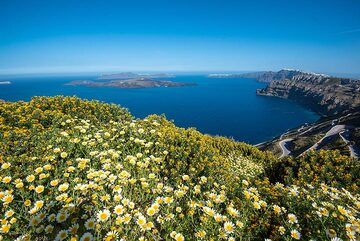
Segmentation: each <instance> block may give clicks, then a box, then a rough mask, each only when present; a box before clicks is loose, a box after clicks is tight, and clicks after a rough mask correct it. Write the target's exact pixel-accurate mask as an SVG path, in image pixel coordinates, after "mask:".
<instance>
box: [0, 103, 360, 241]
mask: <svg viewBox="0 0 360 241" xmlns="http://www.w3.org/2000/svg"><path fill="white" fill-rule="evenodd" d="M0 148H1V149H0V162H1V174H0V200H1V201H0V205H1V207H0V219H1V220H0V221H1V227H0V235H1V236H0V240H1V239H3V240H14V239H17V240H83V241H85V240H120V239H123V240H176V241H181V240H264V239H265V238H270V239H272V240H297V239H304V240H310V239H316V240H331V239H333V240H339V239H335V238H341V239H343V240H356V239H357V238H358V237H359V231H360V230H359V219H358V217H359V207H360V199H359V193H358V184H359V183H358V182H359V180H358V179H357V178H358V177H357V175H358V173H359V164H358V162H356V161H355V160H353V159H350V158H348V157H345V156H341V155H340V154H339V153H338V152H333V151H321V152H309V153H308V154H307V155H306V156H304V157H302V158H300V159H286V160H278V159H276V158H275V157H274V156H273V155H272V154H271V153H270V152H262V151H259V150H258V149H257V148H255V147H252V146H250V145H247V144H244V143H238V142H235V141H232V140H230V139H226V138H222V137H211V136H208V135H203V134H201V133H199V132H198V131H196V130H194V129H182V128H178V127H176V126H174V125H173V123H171V122H169V121H167V120H166V119H165V118H164V117H161V116H155V115H154V116H149V117H148V118H145V119H134V118H133V117H132V116H131V115H130V114H129V112H128V111H127V110H125V109H123V108H121V107H119V106H117V105H110V104H104V103H100V102H96V101H85V100H81V99H78V98H75V97H53V98H48V97H36V98H33V99H32V100H31V101H30V102H16V103H9V102H3V103H0ZM344 188H346V189H347V190H345V189H344Z"/></svg>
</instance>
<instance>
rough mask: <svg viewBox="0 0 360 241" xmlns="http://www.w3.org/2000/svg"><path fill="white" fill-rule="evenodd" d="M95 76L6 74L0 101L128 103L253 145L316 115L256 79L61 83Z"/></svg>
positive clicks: (141, 113) (134, 109)
mask: <svg viewBox="0 0 360 241" xmlns="http://www.w3.org/2000/svg"><path fill="white" fill-rule="evenodd" d="M95 77H96V76H80V77H79V76H74V77H71V76H56V77H44V76H43V77H21V78H6V80H9V81H11V84H9V85H1V86H0V99H4V100H6V101H17V100H25V101H27V100H29V99H30V98H31V97H32V96H40V95H45V96H54V95H71V96H72V95H76V96H78V97H81V98H86V99H97V100H101V101H105V102H112V103H117V104H120V105H121V106H123V107H126V108H128V109H129V110H130V112H131V113H132V114H133V115H135V116H136V117H139V118H143V117H145V116H147V115H149V114H163V113H164V114H165V115H166V117H167V118H168V119H171V120H174V122H175V124H176V125H178V126H181V127H196V128H197V129H198V130H199V131H201V132H203V133H208V134H212V135H222V136H227V137H233V138H234V139H236V140H239V141H245V142H248V143H251V144H256V143H259V142H263V141H266V140H269V139H272V138H273V137H275V136H277V135H279V134H281V133H283V132H284V131H286V130H287V129H290V128H293V127H296V126H299V125H301V124H303V123H310V122H313V121H315V120H317V119H318V118H319V116H318V115H317V114H315V113H314V112H311V111H309V110H307V109H305V108H303V107H302V106H300V105H298V104H296V103H294V102H292V101H289V100H284V99H279V98H273V97H264V96H257V95H256V94H255V91H256V89H257V88H262V87H264V86H265V85H266V84H264V83H259V82H257V81H255V80H254V79H239V78H229V79H215V78H207V77H206V76H205V75H201V76H200V75H193V76H187V75H186V76H185V75H180V76H177V77H175V78H171V79H170V80H172V81H181V82H194V83H196V84H197V85H196V86H187V87H176V88H165V87H164V88H147V89H117V88H108V87H104V88H91V87H84V86H68V85H64V84H65V83H67V82H69V81H72V80H79V79H94V78H95Z"/></svg>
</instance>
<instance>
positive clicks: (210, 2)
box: [0, 0, 360, 74]
mask: <svg viewBox="0 0 360 241" xmlns="http://www.w3.org/2000/svg"><path fill="white" fill-rule="evenodd" d="M283 67H286V68H298V69H304V70H310V71H317V72H328V73H329V72H330V73H360V1H359V0H311V1H310V0H266V1H265V0H252V1H250V0H249V1H240V0H206V1H202V0H163V1H160V0H159V1H158V0H143V1H140V0H129V1H125V0H118V1H105V0H102V1H96V0H83V1H80V0H77V1H75V0H73V1H70V0H60V1H58V0H44V1H40V0H31V1H30V0H1V1H0V74H1V73H2V74H8V73H41V72H44V73H46V72H90V71H95V72H97V71H100V72H104V71H127V70H129V71H242V70H269V69H274V70H276V69H280V68H283Z"/></svg>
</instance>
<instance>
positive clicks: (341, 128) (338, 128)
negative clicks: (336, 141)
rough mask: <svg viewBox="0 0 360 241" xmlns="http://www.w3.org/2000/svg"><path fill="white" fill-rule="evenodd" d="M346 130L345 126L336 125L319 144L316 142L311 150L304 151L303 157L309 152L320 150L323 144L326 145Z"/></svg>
mask: <svg viewBox="0 0 360 241" xmlns="http://www.w3.org/2000/svg"><path fill="white" fill-rule="evenodd" d="M345 130H346V126H345V125H336V126H333V127H332V128H331V129H330V130H329V131H328V132H326V134H325V136H324V137H323V138H321V140H319V141H318V142H316V143H315V144H314V145H313V146H311V147H310V148H309V149H307V150H306V151H304V152H303V153H302V154H301V155H303V154H304V153H305V152H308V151H310V150H318V149H319V146H321V145H322V144H326V143H327V142H328V141H329V140H330V139H332V137H333V136H334V135H338V134H339V133H340V132H343V131H345Z"/></svg>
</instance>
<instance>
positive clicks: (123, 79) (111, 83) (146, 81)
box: [66, 72, 196, 89]
mask: <svg viewBox="0 0 360 241" xmlns="http://www.w3.org/2000/svg"><path fill="white" fill-rule="evenodd" d="M170 77H174V76H172V75H168V74H146V75H145V74H135V73H131V72H126V73H119V74H111V75H102V76H100V77H98V78H97V79H95V80H74V81H71V82H69V83H66V85H72V86H87V87H112V88H121V89H135V88H156V87H184V86H194V85H196V84H195V83H190V82H175V81H169V80H159V79H156V80H155V78H170Z"/></svg>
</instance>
